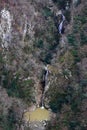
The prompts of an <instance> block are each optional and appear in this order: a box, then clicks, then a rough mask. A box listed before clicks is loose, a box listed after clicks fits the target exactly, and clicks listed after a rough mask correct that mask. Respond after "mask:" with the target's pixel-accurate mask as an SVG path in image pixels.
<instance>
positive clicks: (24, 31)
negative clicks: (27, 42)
mask: <svg viewBox="0 0 87 130" xmlns="http://www.w3.org/2000/svg"><path fill="white" fill-rule="evenodd" d="M24 18H25V25H24V30H23V41H24V39H25V36H26V33H27V25H28V22H27V17H26V16H25V15H24Z"/></svg>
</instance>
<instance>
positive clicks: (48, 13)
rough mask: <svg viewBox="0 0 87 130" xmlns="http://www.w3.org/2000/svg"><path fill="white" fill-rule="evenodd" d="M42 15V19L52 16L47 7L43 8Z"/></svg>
mask: <svg viewBox="0 0 87 130" xmlns="http://www.w3.org/2000/svg"><path fill="white" fill-rule="evenodd" d="M42 14H43V16H44V17H49V16H52V15H53V14H52V12H51V10H50V9H49V8H47V7H45V8H43V12H42Z"/></svg>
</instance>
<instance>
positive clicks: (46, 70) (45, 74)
mask: <svg viewBox="0 0 87 130" xmlns="http://www.w3.org/2000/svg"><path fill="white" fill-rule="evenodd" d="M44 70H45V73H44V75H43V77H44V78H43V80H44V81H43V82H44V86H43V88H44V89H43V92H42V97H41V108H42V109H44V97H45V88H46V86H47V81H48V74H49V70H48V66H45V67H44Z"/></svg>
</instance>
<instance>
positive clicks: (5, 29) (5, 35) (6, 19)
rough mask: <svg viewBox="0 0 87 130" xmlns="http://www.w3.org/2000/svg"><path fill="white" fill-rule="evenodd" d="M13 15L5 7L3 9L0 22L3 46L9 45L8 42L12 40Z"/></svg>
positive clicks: (0, 35)
mask: <svg viewBox="0 0 87 130" xmlns="http://www.w3.org/2000/svg"><path fill="white" fill-rule="evenodd" d="M11 22H12V16H11V14H10V12H9V11H8V10H6V9H5V8H4V9H3V10H1V23H0V37H1V40H2V47H3V48H4V47H6V48H7V47H8V43H10V42H11V31H12V28H11V26H12V23H11Z"/></svg>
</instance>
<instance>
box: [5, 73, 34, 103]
mask: <svg viewBox="0 0 87 130" xmlns="http://www.w3.org/2000/svg"><path fill="white" fill-rule="evenodd" d="M3 74H4V76H5V78H4V80H3V87H4V88H6V90H7V93H8V95H9V96H12V97H18V98H22V99H23V100H25V101H26V102H29V103H30V102H31V97H32V87H33V86H34V81H33V80H31V79H30V80H26V81H20V80H19V75H16V76H15V77H14V76H13V74H12V72H10V71H5V72H4V73H3Z"/></svg>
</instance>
